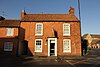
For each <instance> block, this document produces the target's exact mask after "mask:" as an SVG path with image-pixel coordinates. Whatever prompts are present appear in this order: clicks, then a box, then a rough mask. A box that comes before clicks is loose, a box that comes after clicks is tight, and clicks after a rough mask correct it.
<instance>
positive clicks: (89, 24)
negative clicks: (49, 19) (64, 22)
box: [0, 0, 100, 35]
mask: <svg viewBox="0 0 100 67" xmlns="http://www.w3.org/2000/svg"><path fill="white" fill-rule="evenodd" d="M70 6H72V7H73V8H75V15H76V16H77V17H78V16H79V12H78V0H0V16H3V17H5V18H6V19H20V16H21V11H22V10H23V9H24V10H25V11H26V13H29V14H42V13H43V14H68V13H69V12H68V11H69V8H70ZM80 15H81V32H82V35H84V34H87V33H90V34H100V30H99V29H100V0H80Z"/></svg>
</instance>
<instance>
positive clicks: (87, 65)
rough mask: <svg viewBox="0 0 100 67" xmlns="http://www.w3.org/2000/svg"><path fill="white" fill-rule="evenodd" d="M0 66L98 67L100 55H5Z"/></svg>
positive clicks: (99, 65) (99, 66)
mask: <svg viewBox="0 0 100 67" xmlns="http://www.w3.org/2000/svg"><path fill="white" fill-rule="evenodd" d="M0 67H100V57H86V58H85V59H71V60H70V59H68V60H60V61H57V60H34V59H24V58H19V57H5V58H0Z"/></svg>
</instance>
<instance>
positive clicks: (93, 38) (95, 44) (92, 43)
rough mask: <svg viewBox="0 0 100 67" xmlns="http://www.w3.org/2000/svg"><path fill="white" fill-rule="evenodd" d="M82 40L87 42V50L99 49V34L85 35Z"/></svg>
mask: <svg viewBox="0 0 100 67" xmlns="http://www.w3.org/2000/svg"><path fill="white" fill-rule="evenodd" d="M83 38H84V39H85V40H87V41H88V43H89V45H88V47H89V48H100V35H99V34H85V35H83Z"/></svg>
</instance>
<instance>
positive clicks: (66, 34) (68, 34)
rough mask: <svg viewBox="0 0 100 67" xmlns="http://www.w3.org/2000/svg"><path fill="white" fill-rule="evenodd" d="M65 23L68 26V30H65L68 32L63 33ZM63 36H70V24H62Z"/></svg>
mask: <svg viewBox="0 0 100 67" xmlns="http://www.w3.org/2000/svg"><path fill="white" fill-rule="evenodd" d="M65 25H67V26H68V30H69V31H67V32H68V33H65ZM63 36H70V24H69V23H64V24H63Z"/></svg>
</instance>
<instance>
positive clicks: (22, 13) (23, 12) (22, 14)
mask: <svg viewBox="0 0 100 67" xmlns="http://www.w3.org/2000/svg"><path fill="white" fill-rule="evenodd" d="M25 15H26V12H25V10H22V12H21V19H23V17H24V16H25Z"/></svg>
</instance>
